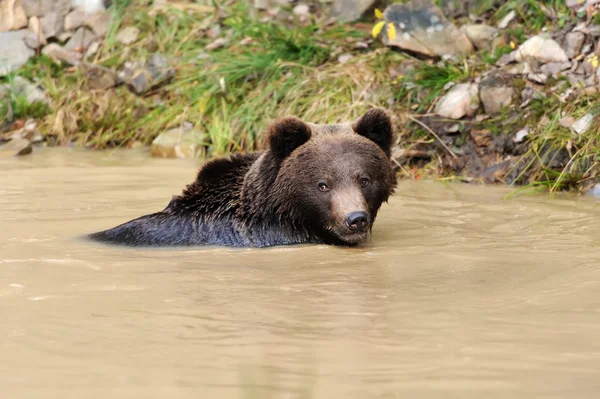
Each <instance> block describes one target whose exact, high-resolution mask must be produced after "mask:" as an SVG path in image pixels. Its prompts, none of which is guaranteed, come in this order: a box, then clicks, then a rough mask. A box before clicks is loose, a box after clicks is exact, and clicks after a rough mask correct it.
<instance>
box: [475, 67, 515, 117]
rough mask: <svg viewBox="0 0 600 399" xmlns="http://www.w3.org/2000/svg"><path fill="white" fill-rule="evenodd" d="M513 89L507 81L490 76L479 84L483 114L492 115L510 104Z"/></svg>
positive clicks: (513, 92)
mask: <svg viewBox="0 0 600 399" xmlns="http://www.w3.org/2000/svg"><path fill="white" fill-rule="evenodd" d="M514 94H515V89H514V88H513V87H512V86H511V84H510V82H509V81H508V79H503V78H501V77H499V76H490V77H488V78H486V79H484V80H482V81H481V83H480V84H479V98H480V99H481V102H482V103H483V108H484V110H485V113H486V114H488V115H494V114H497V113H499V112H500V110H501V109H502V108H504V107H507V106H509V105H510V104H511V103H512V99H513V96H514Z"/></svg>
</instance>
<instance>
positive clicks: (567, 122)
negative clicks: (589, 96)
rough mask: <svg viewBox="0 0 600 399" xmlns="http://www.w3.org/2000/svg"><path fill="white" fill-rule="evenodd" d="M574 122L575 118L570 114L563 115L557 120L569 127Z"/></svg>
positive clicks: (563, 125)
mask: <svg viewBox="0 0 600 399" xmlns="http://www.w3.org/2000/svg"><path fill="white" fill-rule="evenodd" d="M574 123H575V118H573V117H572V116H565V117H563V118H560V120H559V121H558V124H559V125H561V126H562V127H571V126H573V124H574Z"/></svg>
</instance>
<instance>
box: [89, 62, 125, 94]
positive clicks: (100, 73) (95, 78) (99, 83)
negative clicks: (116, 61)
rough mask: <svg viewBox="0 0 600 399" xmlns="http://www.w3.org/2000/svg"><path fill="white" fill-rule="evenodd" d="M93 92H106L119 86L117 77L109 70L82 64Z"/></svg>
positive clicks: (99, 66)
mask: <svg viewBox="0 0 600 399" xmlns="http://www.w3.org/2000/svg"><path fill="white" fill-rule="evenodd" d="M82 67H83V69H84V71H85V74H86V76H87V83H88V87H89V88H90V89H92V90H106V89H110V88H111V87H114V86H115V85H116V84H117V75H116V74H115V73H114V72H113V71H111V70H110V69H108V68H105V67H103V66H101V65H95V64H82Z"/></svg>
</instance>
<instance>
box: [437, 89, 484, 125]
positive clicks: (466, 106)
mask: <svg viewBox="0 0 600 399" xmlns="http://www.w3.org/2000/svg"><path fill="white" fill-rule="evenodd" d="M478 108H479V88H478V87H477V85H476V84H474V83H461V84H457V85H456V86H454V87H453V88H452V89H450V91H448V93H446V94H445V95H444V96H443V97H442V98H441V99H440V100H439V101H438V103H437V105H436V107H435V113H436V114H437V115H439V116H442V117H444V118H450V119H460V118H462V117H463V116H473V115H474V114H475V112H477V109H478Z"/></svg>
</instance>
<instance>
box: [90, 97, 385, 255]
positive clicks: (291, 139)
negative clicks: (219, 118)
mask: <svg viewBox="0 0 600 399" xmlns="http://www.w3.org/2000/svg"><path fill="white" fill-rule="evenodd" d="M266 138H267V150H266V151H264V152H262V153H251V154H244V155H234V156H232V157H231V158H229V159H216V160H213V161H210V162H208V163H207V164H206V165H204V166H203V167H202V168H201V169H200V171H199V173H198V177H197V178H196V180H195V181H194V182H193V183H192V184H190V185H188V186H187V187H186V189H185V190H184V191H183V193H182V194H181V195H179V196H176V197H174V198H173V199H172V201H171V202H170V203H169V205H168V206H167V207H166V208H165V209H164V210H163V211H162V212H157V213H153V214H151V215H146V216H142V217H140V218H137V219H134V220H132V221H130V222H127V223H124V224H122V225H120V226H117V227H115V228H112V229H110V230H106V231H102V232H98V233H94V234H91V237H92V238H93V239H95V240H98V241H103V242H109V243H118V244H127V245H145V246H162V245H196V244H207V245H226V246H236V247H267V246H273V245H287V244H300V243H322V244H331V245H343V246H353V245H356V244H359V243H362V242H364V241H365V240H366V239H367V237H368V233H369V232H370V231H371V228H372V226H373V222H374V221H375V217H376V216H377V211H378V210H379V208H380V206H381V204H382V203H383V202H386V201H387V199H388V197H389V196H390V195H391V194H392V192H393V190H394V188H395V186H396V175H395V173H394V170H393V168H392V164H391V161H390V154H391V145H392V139H393V129H392V123H391V121H390V118H389V117H388V115H387V114H386V112H385V111H383V110H381V109H378V108H374V109H371V110H370V111H368V112H367V113H366V114H364V115H363V116H362V117H360V118H359V119H358V120H357V121H356V122H354V123H342V124H334V125H318V124H312V123H305V122H302V121H301V120H300V119H297V118H294V117H288V118H284V119H282V120H280V121H277V122H275V123H273V124H272V125H271V126H270V127H269V128H268V131H267V135H266Z"/></svg>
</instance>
